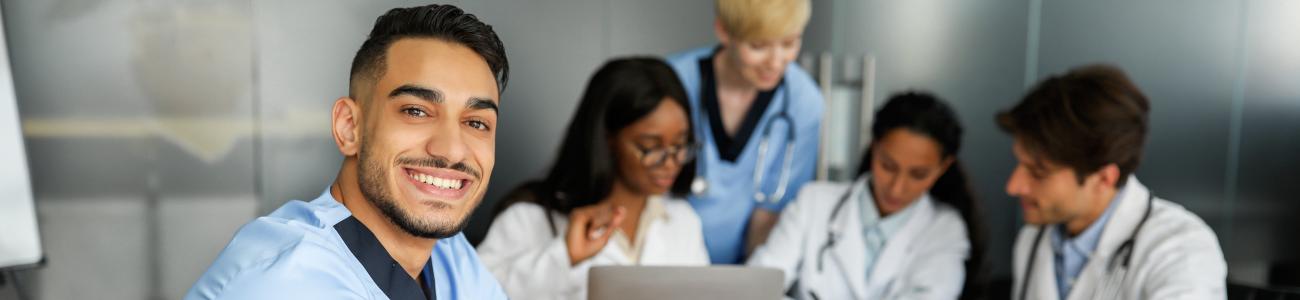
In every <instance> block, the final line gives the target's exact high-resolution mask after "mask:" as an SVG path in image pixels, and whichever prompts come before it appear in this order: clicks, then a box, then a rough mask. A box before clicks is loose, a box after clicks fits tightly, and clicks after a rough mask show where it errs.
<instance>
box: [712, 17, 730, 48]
mask: <svg viewBox="0 0 1300 300" xmlns="http://www.w3.org/2000/svg"><path fill="white" fill-rule="evenodd" d="M713 34H714V35H717V36H718V43H719V44H722V46H723V47H729V46H731V34H730V33H727V27H726V26H722V20H714V21H713Z"/></svg>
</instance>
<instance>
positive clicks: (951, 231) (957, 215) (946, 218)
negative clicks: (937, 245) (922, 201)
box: [928, 198, 969, 240]
mask: <svg viewBox="0 0 1300 300" xmlns="http://www.w3.org/2000/svg"><path fill="white" fill-rule="evenodd" d="M930 199H932V200H931V203H933V206H932V207H933V210H934V214H933V216H932V217H931V220H930V221H928V223H929V227H930V229H931V230H932V231H934V232H937V233H941V234H944V235H948V236H952V237H959V238H960V239H961V240H966V239H967V237H966V231H967V230H969V228H966V221H965V220H964V219H962V216H961V211H959V210H957V208H956V207H953V206H952V205H950V204H948V203H944V202H940V201H935V200H933V199H934V198H930Z"/></svg>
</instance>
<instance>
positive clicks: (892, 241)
mask: <svg viewBox="0 0 1300 300" xmlns="http://www.w3.org/2000/svg"><path fill="white" fill-rule="evenodd" d="M856 182H860V183H862V184H854V185H852V186H851V187H849V191H848V196H849V199H850V200H851V201H849V202H848V203H846V204H845V205H844V207H843V208H841V210H842V211H841V212H840V213H839V215H837V216H836V218H837V220H834V221H835V225H834V226H836V227H835V228H834V229H832V230H838V232H839V234H840V241H839V242H837V243H836V244H835V247H834V249H833V250H831V251H834V252H835V254H836V255H835V257H837V258H838V259H839V261H835V263H838V264H839V266H838V267H837V268H836V269H839V270H840V271H841V272H844V273H845V274H841V275H842V276H844V278H847V282H850V283H866V285H862V284H849V287H850V288H851V289H852V290H853V295H854V298H856V299H866V298H868V297H872V296H877V295H868V294H867V291H885V290H887V288H888V285H889V284H890V282H891V281H892V279H893V278H894V277H895V276H896V275H897V274H898V272H899V271H901V269H902V266H901V265H900V264H902V263H903V262H904V259H903V257H905V256H907V255H908V254H909V253H908V252H910V249H911V248H912V242H913V241H915V240H916V238H917V236H919V235H920V232H921V230H923V229H924V228H925V226H926V225H928V224H929V222H930V220H931V219H933V215H934V203H933V200H932V199H931V198H930V195H929V194H924V195H922V196H921V199H918V200H917V202H916V203H913V204H912V205H911V207H908V208H907V209H911V210H914V211H913V212H911V214H912V215H911V216H910V217H908V220H907V221H906V222H905V224H904V225H903V227H902V228H900V229H899V230H898V232H897V234H894V235H892V236H890V237H889V239H888V240H887V241H885V247H884V248H883V249H882V250H881V252H880V254H878V255H877V256H876V260H875V266H873V267H872V269H871V275H870V278H867V266H866V260H865V257H864V256H863V255H862V254H863V253H861V252H862V249H865V248H866V241H865V240H864V237H863V236H862V230H861V228H862V222H861V220H860V218H853V217H851V214H854V213H856V212H858V211H859V210H861V209H862V207H861V205H862V202H861V201H852V200H855V199H858V198H857V197H858V195H860V194H857V193H864V194H866V196H865V197H862V198H861V199H863V200H864V201H875V200H874V198H873V197H872V196H871V193H870V192H869V191H868V190H867V188H866V183H865V182H867V177H865V176H864V177H862V178H860V179H859V180H858V181H856ZM837 200H838V199H837ZM846 215H847V217H846Z"/></svg>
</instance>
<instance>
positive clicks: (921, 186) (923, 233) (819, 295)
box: [747, 93, 984, 299]
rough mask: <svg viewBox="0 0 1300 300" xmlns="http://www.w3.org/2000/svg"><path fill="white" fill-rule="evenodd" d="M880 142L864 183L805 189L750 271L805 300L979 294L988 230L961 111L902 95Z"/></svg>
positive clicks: (876, 137)
mask: <svg viewBox="0 0 1300 300" xmlns="http://www.w3.org/2000/svg"><path fill="white" fill-rule="evenodd" d="M871 134H872V143H871V147H870V148H869V149H868V151H867V154H866V155H865V156H864V157H863V163H862V167H861V168H860V170H859V177H858V178H857V180H855V181H853V182H852V183H846V184H840V183H820V182H819V183H813V184H810V185H807V186H805V187H804V188H803V189H801V190H800V192H799V195H798V198H796V199H795V201H794V202H793V203H791V204H790V206H789V207H787V208H786V209H785V211H783V212H782V213H781V218H780V221H779V222H778V223H777V225H776V228H775V229H773V231H772V234H771V236H769V237H768V240H767V243H765V244H764V245H762V246H760V247H759V248H758V249H757V250H755V252H754V255H753V257H752V258H750V260H749V261H748V263H747V264H748V265H750V266H761V267H772V268H777V269H781V270H783V271H785V287H786V290H787V292H786V294H787V295H788V296H791V297H794V298H797V299H956V298H958V297H959V296H960V295H962V294H963V292H965V293H967V294H977V293H979V291H976V289H978V288H979V287H980V286H981V285H979V284H976V283H977V282H978V281H977V280H974V278H976V277H978V276H976V275H978V274H981V272H979V270H978V269H979V268H980V265H981V261H982V260H981V258H982V256H983V251H982V249H983V246H984V243H983V230H982V226H980V225H979V224H980V220H979V218H978V216H979V214H978V213H977V212H976V211H975V208H976V205H975V203H974V198H973V197H972V193H971V191H970V188H969V184H968V183H967V182H966V179H965V175H964V174H963V172H962V170H961V168H960V165H959V164H958V163H957V150H958V149H959V148H960V146H961V135H962V127H961V125H960V124H959V122H958V120H957V118H956V116H955V115H954V113H953V112H952V110H951V109H950V108H949V107H948V106H947V105H946V104H944V103H943V102H942V101H941V100H939V99H937V98H935V97H934V96H931V95H928V94H923V93H905V94H901V95H896V96H893V97H891V98H890V100H889V101H888V102H887V103H886V104H885V106H884V107H883V108H881V109H880V111H879V112H878V113H876V118H875V121H874V122H873V124H872V128H871ZM967 282H971V283H972V284H967Z"/></svg>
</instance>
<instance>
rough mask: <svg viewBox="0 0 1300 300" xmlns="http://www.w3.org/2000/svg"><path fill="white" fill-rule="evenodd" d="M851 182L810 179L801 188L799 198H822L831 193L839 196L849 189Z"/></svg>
mask: <svg viewBox="0 0 1300 300" xmlns="http://www.w3.org/2000/svg"><path fill="white" fill-rule="evenodd" d="M850 186H851V184H849V183H844V182H832V181H809V182H808V183H805V184H804V185H803V187H801V188H799V198H822V197H827V196H829V195H835V196H836V197H839V195H840V194H844V193H845V192H847V191H848V190H849V187H850Z"/></svg>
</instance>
